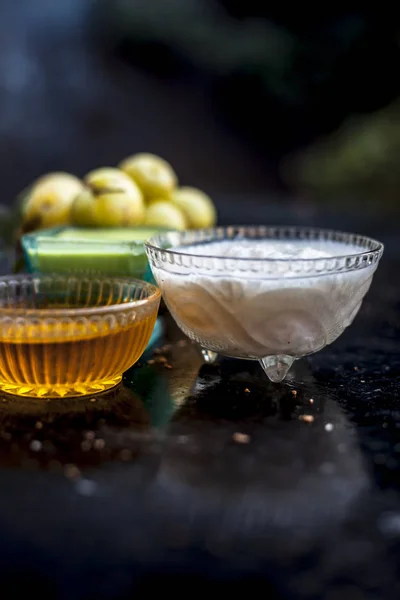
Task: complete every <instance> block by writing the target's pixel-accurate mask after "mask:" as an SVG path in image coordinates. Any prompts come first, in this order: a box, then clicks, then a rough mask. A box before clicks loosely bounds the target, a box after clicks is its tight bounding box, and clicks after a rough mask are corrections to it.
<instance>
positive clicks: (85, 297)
mask: <svg viewBox="0 0 400 600" xmlns="http://www.w3.org/2000/svg"><path fill="white" fill-rule="evenodd" d="M159 301H160V292H159V290H158V289H157V288H156V287H155V286H153V285H152V284H149V283H146V282H142V281H139V280H133V279H124V278H111V279H105V278H104V279H103V278H88V277H75V276H74V277H71V276H62V275H31V276H30V275H28V276H27V275H19V276H9V277H2V278H0V388H1V389H3V391H6V392H9V393H15V394H19V395H27V396H29V395H30V396H65V395H70V396H76V395H81V394H87V393H93V392H96V391H102V390H104V389H107V388H109V387H111V386H112V385H115V384H116V383H117V382H118V381H119V380H120V379H121V376H122V373H123V372H124V371H125V370H127V369H128V368H129V367H130V366H132V364H134V363H135V362H136V361H137V360H138V358H139V357H140V355H141V354H142V352H143V351H144V349H145V347H146V345H147V343H148V341H149V339H150V336H151V333H152V330H153V327H154V323H155V319H156V316H157V310H158V306H159Z"/></svg>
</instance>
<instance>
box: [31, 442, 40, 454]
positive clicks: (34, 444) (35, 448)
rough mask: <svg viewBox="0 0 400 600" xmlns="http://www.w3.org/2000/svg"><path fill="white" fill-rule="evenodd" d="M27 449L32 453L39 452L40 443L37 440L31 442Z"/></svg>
mask: <svg viewBox="0 0 400 600" xmlns="http://www.w3.org/2000/svg"><path fill="white" fill-rule="evenodd" d="M29 447H30V449H31V450H33V452H39V450H41V449H42V442H39V440H32V441H31V443H30V445H29Z"/></svg>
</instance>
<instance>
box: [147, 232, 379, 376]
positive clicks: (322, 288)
mask: <svg viewBox="0 0 400 600" xmlns="http://www.w3.org/2000/svg"><path fill="white" fill-rule="evenodd" d="M242 240H246V241H254V242H258V241H260V242H265V241H278V242H282V241H283V242H289V243H293V242H301V243H302V244H303V246H304V245H306V246H307V245H310V246H315V245H319V246H321V247H323V245H324V244H325V245H327V244H328V245H329V244H330V245H331V246H330V247H331V248H332V247H334V248H335V251H334V252H333V254H331V253H329V254H328V255H327V254H325V256H323V257H321V258H260V257H257V258H250V257H243V256H222V255H218V249H217V250H214V251H213V250H212V249H211V250H210V246H209V244H210V243H215V242H224V241H230V242H237V243H238V244H239V243H240V242H241V241H242ZM333 244H334V246H333ZM188 246H190V247H193V246H195V251H194V249H192V250H191V249H190V248H187V247H188ZM203 248H204V250H203ZM211 248H212V247H211ZM146 249H147V254H148V257H149V262H150V266H151V268H152V271H153V275H154V277H155V279H156V281H157V283H158V285H159V286H160V288H161V291H162V293H163V297H164V300H165V302H166V304H167V306H168V308H169V310H170V312H171V314H172V315H173V317H174V318H175V320H176V322H177V324H178V325H179V326H180V327H181V329H182V330H183V331H184V332H185V333H186V334H187V335H188V336H189V337H190V338H192V339H193V340H195V341H197V342H198V343H199V344H200V345H201V346H202V348H203V354H204V356H205V358H206V359H208V360H213V359H214V358H215V356H216V353H220V354H225V355H229V356H234V357H238V358H245V359H250V360H259V361H260V362H261V364H262V366H263V368H264V370H266V372H267V374H268V376H269V377H270V378H271V379H273V380H275V381H279V380H281V379H282V378H283V377H284V376H285V375H286V373H287V370H288V368H289V367H290V365H291V364H292V363H293V361H294V360H295V359H296V358H300V357H301V356H305V355H306V354H311V353H313V352H316V351H318V350H320V349H321V348H323V347H324V346H325V345H327V344H330V343H331V342H333V341H334V340H335V339H336V338H337V337H338V336H339V335H340V334H341V333H342V332H343V330H344V329H345V328H346V327H347V326H348V325H349V324H350V323H351V322H352V320H353V319H354V317H355V315H356V314H357V312H358V310H359V308H360V306H361V302H362V299H363V297H364V296H365V294H366V292H367V291H368V289H369V286H370V284H371V281H372V277H373V274H374V272H375V270H376V267H377V265H378V263H379V260H380V258H381V256H382V252H383V245H382V244H380V243H379V242H377V241H375V240H373V239H370V238H367V237H365V236H361V235H358V234H352V233H343V232H338V231H331V230H323V229H311V228H297V227H264V226H262V227H240V226H238V227H227V228H215V229H209V230H198V231H188V232H183V233H177V232H171V233H167V234H162V235H158V236H156V237H154V238H152V239H151V240H149V242H148V243H147V244H146ZM336 249H337V250H336Z"/></svg>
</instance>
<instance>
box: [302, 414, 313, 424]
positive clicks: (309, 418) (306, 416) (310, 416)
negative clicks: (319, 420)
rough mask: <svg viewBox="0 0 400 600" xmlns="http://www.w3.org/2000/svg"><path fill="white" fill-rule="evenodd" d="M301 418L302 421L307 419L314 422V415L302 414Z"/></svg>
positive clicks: (308, 421)
mask: <svg viewBox="0 0 400 600" xmlns="http://www.w3.org/2000/svg"><path fill="white" fill-rule="evenodd" d="M299 419H300V420H301V421H305V422H306V423H313V422H314V417H313V416H312V415H300V416H299Z"/></svg>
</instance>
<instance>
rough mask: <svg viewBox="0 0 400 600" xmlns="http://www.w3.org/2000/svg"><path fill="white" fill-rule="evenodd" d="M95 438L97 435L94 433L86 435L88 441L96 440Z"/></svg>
mask: <svg viewBox="0 0 400 600" xmlns="http://www.w3.org/2000/svg"><path fill="white" fill-rule="evenodd" d="M95 437H96V434H95V432H94V431H86V433H85V439H86V440H94V438H95Z"/></svg>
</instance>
